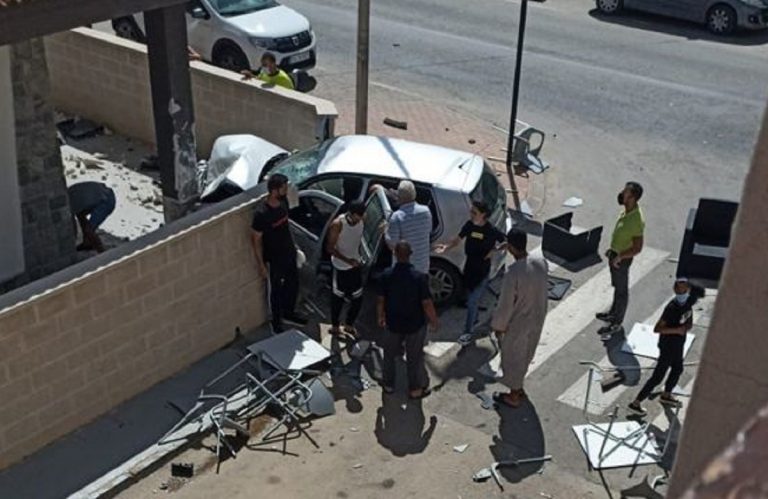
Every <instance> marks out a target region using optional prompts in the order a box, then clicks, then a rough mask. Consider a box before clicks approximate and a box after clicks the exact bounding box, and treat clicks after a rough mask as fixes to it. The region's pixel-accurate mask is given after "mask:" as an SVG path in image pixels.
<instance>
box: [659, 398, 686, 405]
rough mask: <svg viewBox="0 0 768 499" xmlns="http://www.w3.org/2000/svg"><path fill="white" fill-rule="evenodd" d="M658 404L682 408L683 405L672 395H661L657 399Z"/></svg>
mask: <svg viewBox="0 0 768 499" xmlns="http://www.w3.org/2000/svg"><path fill="white" fill-rule="evenodd" d="M659 403H660V404H661V405H666V406H668V407H682V405H683V403H682V402H680V401H679V400H677V399H676V398H675V397H673V396H672V395H662V396H661V397H659Z"/></svg>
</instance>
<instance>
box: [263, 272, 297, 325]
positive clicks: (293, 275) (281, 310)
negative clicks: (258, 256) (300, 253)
mask: <svg viewBox="0 0 768 499" xmlns="http://www.w3.org/2000/svg"><path fill="white" fill-rule="evenodd" d="M298 293H299V271H298V269H297V268H296V259H290V260H289V261H274V262H269V306H270V311H271V312H272V325H273V326H276V327H277V326H281V325H282V320H283V318H284V317H286V316H291V315H292V314H293V309H294V307H295V306H296V297H297V296H298Z"/></svg>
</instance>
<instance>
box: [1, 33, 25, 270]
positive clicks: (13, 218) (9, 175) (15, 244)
mask: <svg viewBox="0 0 768 499" xmlns="http://www.w3.org/2000/svg"><path fill="white" fill-rule="evenodd" d="M0 213H2V217H3V223H2V224H0V283H2V282H5V281H8V280H10V279H11V278H13V277H16V276H18V275H19V274H21V273H22V272H24V244H23V240H22V237H21V199H20V197H19V176H18V174H17V172H16V126H15V123H14V113H13V86H12V83H11V51H10V48H9V47H7V46H2V47H0Z"/></svg>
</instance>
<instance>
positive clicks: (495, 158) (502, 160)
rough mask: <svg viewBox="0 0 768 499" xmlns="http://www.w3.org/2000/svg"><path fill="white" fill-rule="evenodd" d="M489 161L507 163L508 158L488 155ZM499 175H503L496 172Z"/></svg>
mask: <svg viewBox="0 0 768 499" xmlns="http://www.w3.org/2000/svg"><path fill="white" fill-rule="evenodd" d="M487 158H488V160H489V161H496V162H497V163H506V162H507V160H506V159H505V158H500V157H498V156H488V157H487ZM496 174H497V175H501V173H500V172H496Z"/></svg>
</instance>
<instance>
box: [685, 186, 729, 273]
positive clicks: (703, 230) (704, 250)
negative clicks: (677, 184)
mask: <svg viewBox="0 0 768 499" xmlns="http://www.w3.org/2000/svg"><path fill="white" fill-rule="evenodd" d="M738 209H739V204H738V203H736V202H733V201H724V200H720V199H706V198H702V199H700V200H699V206H698V208H694V209H691V211H690V212H689V213H688V221H687V223H686V227H685V235H684V236H683V243H682V244H681V246H680V257H679V260H678V264H677V272H676V275H677V277H688V278H689V279H694V280H699V281H709V282H714V283H717V282H718V281H719V280H720V275H721V274H722V272H723V266H724V265H725V259H726V257H727V254H728V246H729V245H730V242H731V227H732V226H733V222H734V220H735V218H736V212H737V211H738Z"/></svg>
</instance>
